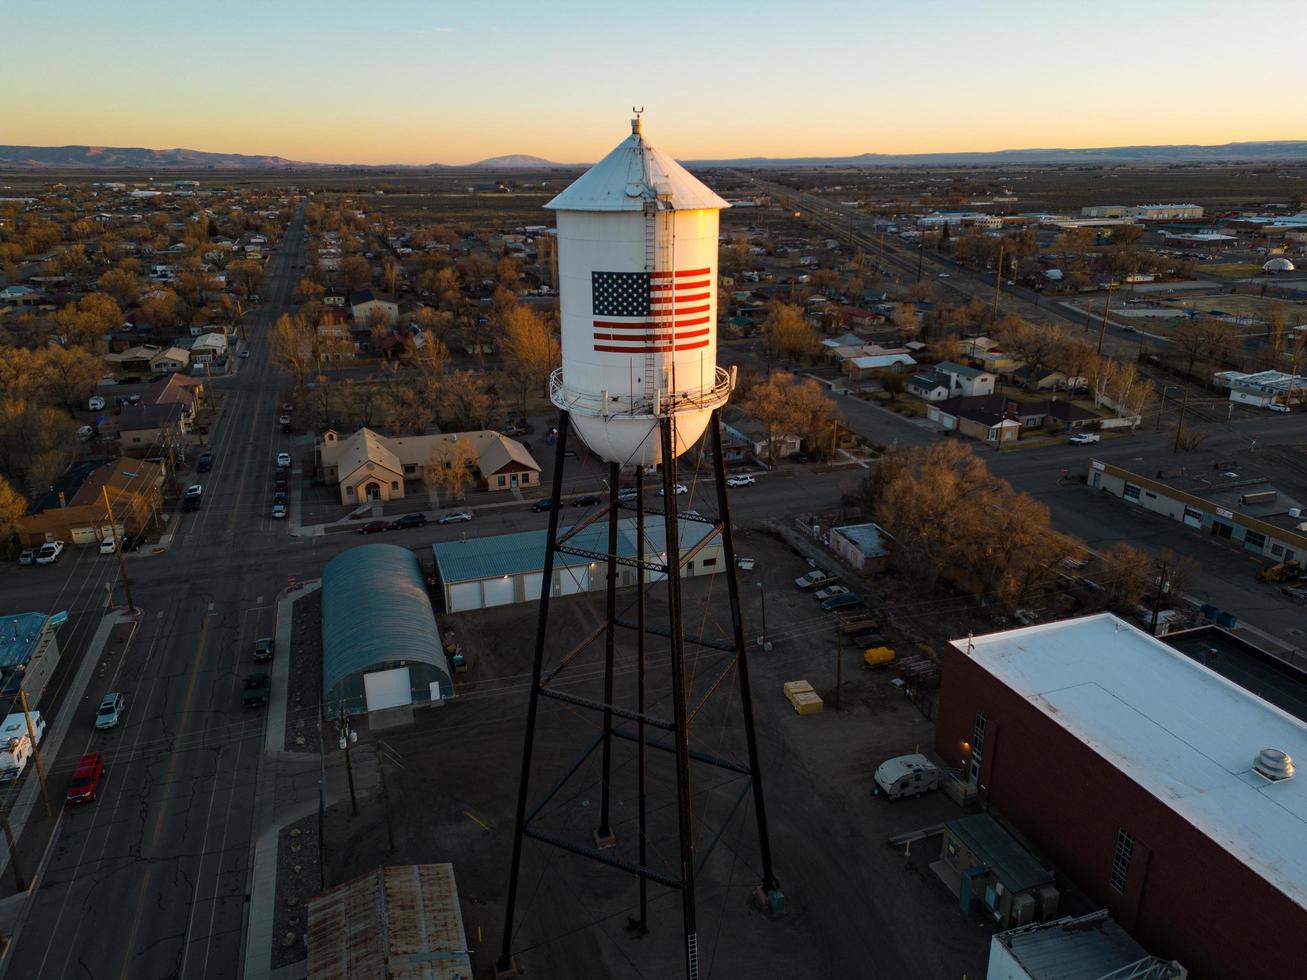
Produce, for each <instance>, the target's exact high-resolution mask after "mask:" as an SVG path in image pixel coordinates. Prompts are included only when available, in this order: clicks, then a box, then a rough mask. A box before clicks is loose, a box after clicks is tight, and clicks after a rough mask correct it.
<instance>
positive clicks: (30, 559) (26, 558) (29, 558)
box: [18, 548, 36, 565]
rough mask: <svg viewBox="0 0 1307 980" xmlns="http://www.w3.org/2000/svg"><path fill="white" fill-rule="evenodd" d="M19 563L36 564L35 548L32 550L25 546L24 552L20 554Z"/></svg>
mask: <svg viewBox="0 0 1307 980" xmlns="http://www.w3.org/2000/svg"><path fill="white" fill-rule="evenodd" d="M18 564H20V565H35V564H36V552H35V551H34V550H32V549H31V548H24V549H23V553H22V554H21V555H19V556H18Z"/></svg>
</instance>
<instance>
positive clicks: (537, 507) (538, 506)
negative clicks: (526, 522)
mask: <svg viewBox="0 0 1307 980" xmlns="http://www.w3.org/2000/svg"><path fill="white" fill-rule="evenodd" d="M553 509H554V502H553V501H552V500H551V499H549V498H548V497H545V498H543V499H541V500H537V501H536V502H535V503H533V504H532V505H531V510H532V511H533V512H535V513H537V514H539V513H540V512H541V511H545V510H553Z"/></svg>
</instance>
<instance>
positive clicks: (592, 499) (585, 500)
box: [572, 493, 601, 507]
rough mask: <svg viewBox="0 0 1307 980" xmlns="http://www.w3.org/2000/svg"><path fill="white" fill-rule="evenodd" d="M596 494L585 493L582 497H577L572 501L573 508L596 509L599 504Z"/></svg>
mask: <svg viewBox="0 0 1307 980" xmlns="http://www.w3.org/2000/svg"><path fill="white" fill-rule="evenodd" d="M600 502H601V501H600V497H599V495H598V494H594V493H587V494H586V495H585V496H584V497H577V498H576V499H575V500H573V501H572V506H573V507H597V506H598V505H599V504H600Z"/></svg>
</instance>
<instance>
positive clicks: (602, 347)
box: [595, 340, 708, 354]
mask: <svg viewBox="0 0 1307 980" xmlns="http://www.w3.org/2000/svg"><path fill="white" fill-rule="evenodd" d="M707 346H708V341H706V340H697V341H695V342H694V343H693V344H678V345H677V346H676V348H675V349H676V350H678V351H685V350H698V349H699V348H700V347H707ZM672 349H673V348H672V345H671V344H663V345H661V346H659V347H611V346H609V345H607V344H595V350H597V351H601V352H603V353H605V354H664V353H667V352H669V351H671V350H672Z"/></svg>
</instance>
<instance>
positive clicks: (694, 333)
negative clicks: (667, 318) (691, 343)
mask: <svg viewBox="0 0 1307 980" xmlns="http://www.w3.org/2000/svg"><path fill="white" fill-rule="evenodd" d="M706 336H708V330H707V329H706V328H705V329H703V330H685V331H682V332H681V333H678V334H677V335H676V339H677V340H689V339H690V338H691V337H706Z"/></svg>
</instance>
